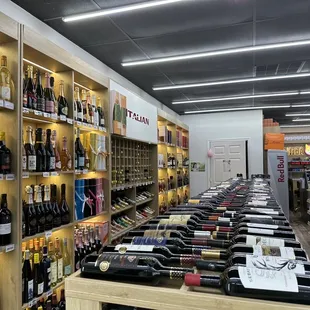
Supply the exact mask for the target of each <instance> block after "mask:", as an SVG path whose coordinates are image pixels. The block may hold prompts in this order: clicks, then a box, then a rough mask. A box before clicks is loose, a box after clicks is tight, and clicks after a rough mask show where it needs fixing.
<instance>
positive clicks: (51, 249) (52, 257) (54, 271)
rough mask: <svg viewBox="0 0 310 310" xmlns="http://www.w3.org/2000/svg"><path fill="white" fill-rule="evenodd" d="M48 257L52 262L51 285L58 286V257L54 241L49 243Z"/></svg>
mask: <svg viewBox="0 0 310 310" xmlns="http://www.w3.org/2000/svg"><path fill="white" fill-rule="evenodd" d="M48 258H49V260H50V262H51V287H54V286H56V284H57V280H58V271H57V258H56V256H55V253H54V246H53V242H49V244H48Z"/></svg>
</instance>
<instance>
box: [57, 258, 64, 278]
mask: <svg viewBox="0 0 310 310" xmlns="http://www.w3.org/2000/svg"><path fill="white" fill-rule="evenodd" d="M57 277H58V279H61V280H62V278H63V260H62V258H59V259H58V260H57Z"/></svg>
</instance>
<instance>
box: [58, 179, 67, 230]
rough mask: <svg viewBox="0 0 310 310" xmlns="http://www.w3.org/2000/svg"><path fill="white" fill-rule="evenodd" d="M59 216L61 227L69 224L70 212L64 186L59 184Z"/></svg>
mask: <svg viewBox="0 0 310 310" xmlns="http://www.w3.org/2000/svg"><path fill="white" fill-rule="evenodd" d="M59 206H60V215H61V225H66V224H69V223H70V211H69V206H68V203H67V200H66V184H61V200H60V203H59Z"/></svg>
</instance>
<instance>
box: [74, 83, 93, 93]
mask: <svg viewBox="0 0 310 310" xmlns="http://www.w3.org/2000/svg"><path fill="white" fill-rule="evenodd" d="M74 85H76V86H79V87H82V88H84V89H86V90H88V91H91V89H89V88H87V87H85V86H84V85H82V84H79V83H77V82H74Z"/></svg>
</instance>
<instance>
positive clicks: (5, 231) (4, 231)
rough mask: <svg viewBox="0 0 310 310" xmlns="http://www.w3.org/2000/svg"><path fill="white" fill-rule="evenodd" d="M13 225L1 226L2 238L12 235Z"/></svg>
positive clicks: (0, 233)
mask: <svg viewBox="0 0 310 310" xmlns="http://www.w3.org/2000/svg"><path fill="white" fill-rule="evenodd" d="M11 227H12V225H11V223H7V224H0V236H1V235H8V234H10V233H11Z"/></svg>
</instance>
